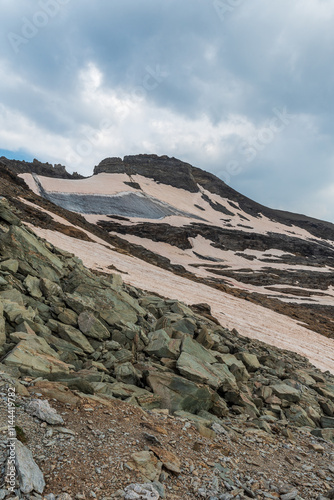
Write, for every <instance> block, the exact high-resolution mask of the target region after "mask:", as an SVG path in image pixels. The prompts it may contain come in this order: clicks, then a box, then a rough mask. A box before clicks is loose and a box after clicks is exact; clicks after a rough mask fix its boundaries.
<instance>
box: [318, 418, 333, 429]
mask: <svg viewBox="0 0 334 500" xmlns="http://www.w3.org/2000/svg"><path fill="white" fill-rule="evenodd" d="M320 424H321V427H322V428H323V429H334V417H325V416H323V417H321V419H320Z"/></svg>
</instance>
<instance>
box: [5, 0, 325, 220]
mask: <svg viewBox="0 0 334 500" xmlns="http://www.w3.org/2000/svg"><path fill="white" fill-rule="evenodd" d="M237 4H238V5H239V6H236V5H237ZM0 5H1V11H2V16H1V20H0V26H1V30H0V33H1V35H0V46H1V51H0V69H1V74H2V78H1V80H0V126H1V135H0V138H1V142H0V147H2V148H3V149H5V150H9V151H13V152H15V151H17V152H19V151H21V152H22V151H25V152H26V154H27V158H28V157H29V155H31V157H38V158H40V159H41V160H46V161H53V162H62V163H67V164H68V166H69V168H70V169H75V170H80V171H82V172H83V173H86V174H88V173H91V171H92V167H93V166H94V164H96V163H97V162H99V161H100V160H101V159H102V158H103V157H104V156H110V155H120V156H122V155H125V154H133V153H140V152H152V153H158V154H169V155H174V156H177V157H179V158H181V159H184V160H185V161H189V162H191V163H193V164H195V165H197V166H199V167H201V168H203V169H206V170H210V171H212V172H214V173H216V174H217V175H219V176H221V178H222V179H224V180H227V181H228V182H229V183H230V184H231V185H232V186H233V187H235V188H236V189H238V190H240V191H241V192H243V193H244V194H246V195H248V196H250V197H252V198H254V199H256V200H257V201H259V202H262V203H265V204H268V205H270V206H276V207H279V208H285V209H287V210H294V211H299V212H307V213H309V214H310V215H315V216H319V217H324V218H327V219H329V220H333V221H334V201H333V197H332V193H333V192H334V187H333V190H331V186H334V179H333V173H332V172H333V158H334V151H333V144H332V140H331V134H332V130H333V105H334V104H333V103H334V99H333V88H334V87H333V81H334V67H333V64H332V61H333V51H334V43H333V42H334V34H333V30H332V26H333V17H334V6H333V4H332V2H330V1H326V0H296V1H295V2H294V3H293V4H291V2H289V1H288V0H280V1H279V2H278V1H276V2H270V3H269V2H266V1H265V0H253V1H252V2H246V1H245V2H242V1H240V2H231V0H221V1H219V0H184V1H183V2H182V3H181V2H177V1H176V0H167V1H163V0H142V1H141V2H138V1H136V0H127V1H126V2H124V1H123V2H121V1H120V0H114V1H113V2H110V1H108V0H100V1H99V2H98V3H96V2H91V1H88V0H80V1H79V0H40V2H36V3H29V2H26V1H25V0H16V1H15V2H11V1H9V0H2V1H0ZM233 5H234V6H235V7H233ZM274 108H276V109H277V108H278V109H280V110H283V109H284V108H286V110H287V112H288V113H289V115H291V119H290V121H289V123H288V124H286V126H285V127H283V129H282V130H281V131H279V132H278V131H275V132H274V133H272V137H271V135H270V134H271V132H270V130H271V129H270V123H271V122H272V120H273V118H274V117H275V113H274V111H273V109H274ZM268 127H269V129H268ZM268 130H269V132H268ZM268 134H269V135H268ZM254 141H255V144H256V146H255V154H250V151H249V148H251V149H252V148H253V149H254ZM246 151H248V154H246V153H245V152H246ZM253 153H254V152H253ZM250 156H251V157H252V158H251V161H250ZM233 166H234V167H233Z"/></svg>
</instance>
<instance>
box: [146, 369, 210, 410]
mask: <svg viewBox="0 0 334 500" xmlns="http://www.w3.org/2000/svg"><path fill="white" fill-rule="evenodd" d="M147 382H148V384H149V385H150V387H151V388H152V390H153V392H154V394H157V395H158V396H160V397H161V407H162V408H168V409H169V411H170V412H172V413H173V412H175V411H178V410H184V411H188V412H189V413H197V412H198V411H200V410H209V409H210V408H211V407H212V405H213V400H214V399H215V396H216V397H217V395H215V393H214V392H213V391H211V390H210V389H209V388H208V387H206V386H203V385H199V384H195V383H194V382H191V381H190V380H186V379H184V378H183V377H179V376H178V375H174V374H173V373H155V372H152V373H151V374H150V375H149V376H148V378H147Z"/></svg>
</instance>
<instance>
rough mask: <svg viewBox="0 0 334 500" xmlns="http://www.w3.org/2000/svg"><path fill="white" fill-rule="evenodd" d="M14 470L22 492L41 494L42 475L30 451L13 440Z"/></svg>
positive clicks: (42, 488)
mask: <svg viewBox="0 0 334 500" xmlns="http://www.w3.org/2000/svg"><path fill="white" fill-rule="evenodd" d="M15 453H16V470H17V475H18V479H19V484H20V489H21V491H22V493H31V492H32V491H36V492H37V493H40V494H42V493H43V491H44V488H45V481H44V476H43V474H42V472H41V470H40V468H39V467H38V465H37V464H36V462H35V461H34V459H33V456H32V453H31V451H30V450H29V449H28V448H27V447H26V446H24V445H23V444H22V443H21V442H20V441H18V440H17V439H16V440H15Z"/></svg>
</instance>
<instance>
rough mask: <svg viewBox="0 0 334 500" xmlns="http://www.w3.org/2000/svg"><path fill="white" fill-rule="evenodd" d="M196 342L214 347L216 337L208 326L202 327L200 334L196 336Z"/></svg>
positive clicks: (210, 347)
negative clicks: (213, 336) (211, 333)
mask: <svg viewBox="0 0 334 500" xmlns="http://www.w3.org/2000/svg"><path fill="white" fill-rule="evenodd" d="M196 342H198V343H199V344H201V345H202V346H203V347H205V348H206V349H212V347H213V346H214V344H215V341H214V339H213V338H212V336H211V335H210V333H209V332H208V330H207V329H206V328H201V330H200V332H199V334H198V335H197V337H196Z"/></svg>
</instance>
